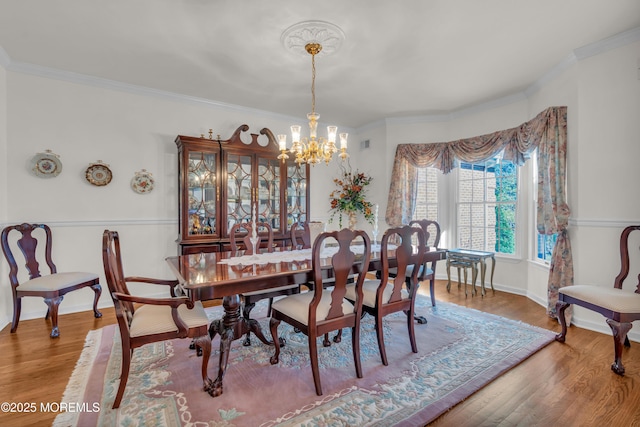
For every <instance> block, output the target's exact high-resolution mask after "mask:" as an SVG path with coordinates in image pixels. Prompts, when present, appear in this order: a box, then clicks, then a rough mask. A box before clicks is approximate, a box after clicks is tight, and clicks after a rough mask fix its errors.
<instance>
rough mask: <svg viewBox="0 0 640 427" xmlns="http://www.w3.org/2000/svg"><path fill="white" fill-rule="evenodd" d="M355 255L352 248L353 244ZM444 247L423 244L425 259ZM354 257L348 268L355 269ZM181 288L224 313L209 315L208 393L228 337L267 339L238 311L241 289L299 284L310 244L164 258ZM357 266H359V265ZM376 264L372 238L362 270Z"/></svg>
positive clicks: (308, 270)
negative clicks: (212, 351)
mask: <svg viewBox="0 0 640 427" xmlns="http://www.w3.org/2000/svg"><path fill="white" fill-rule="evenodd" d="M354 253H355V254H356V255H358V248H357V247H355V248H354ZM394 254H395V250H394V249H389V253H388V255H389V263H390V264H391V266H394V265H393V262H394V261H395V255H394ZM331 255H332V254H331V248H330V247H329V248H323V252H321V266H320V268H321V269H322V275H323V278H326V279H330V278H331V277H332V274H333V270H332V269H331V258H330V257H331ZM446 256H447V250H446V249H441V248H432V247H430V248H427V252H426V255H425V263H426V262H432V261H438V260H443V259H446ZM358 259H359V258H358V257H356V261H355V263H354V270H353V272H354V273H358V272H359V267H358V265H359V264H361V263H358ZM166 262H167V263H168V265H169V268H170V269H171V270H172V272H173V273H174V274H175V276H176V278H177V279H178V282H179V283H180V288H181V289H182V290H183V292H184V294H185V295H187V296H188V297H189V298H190V299H191V300H193V301H198V300H199V301H208V300H213V299H220V298H222V307H223V309H224V315H223V317H222V318H221V319H217V320H214V321H212V323H211V325H210V327H209V335H210V337H211V339H213V338H214V337H215V336H216V334H217V335H220V355H219V364H218V375H217V377H216V379H215V380H211V379H210V378H207V381H206V382H205V387H204V388H205V391H206V392H208V393H209V395H211V396H212V397H216V396H219V395H221V394H222V393H223V378H224V375H225V372H226V368H227V362H228V359H229V350H230V346H231V343H232V342H233V341H234V340H236V339H239V338H241V337H242V336H244V335H245V334H246V333H247V332H249V331H251V332H252V333H253V334H254V335H255V336H256V337H257V338H258V339H259V340H260V341H262V342H263V343H265V344H267V345H273V343H272V342H271V341H270V340H268V339H267V338H266V337H265V336H264V333H263V332H262V330H261V327H260V324H259V323H258V321H257V320H255V319H249V320H247V319H245V318H244V317H243V316H242V313H241V295H242V294H243V293H246V292H254V291H260V290H265V291H266V290H269V289H272V288H276V287H279V286H286V285H300V284H305V283H309V282H313V280H314V279H313V270H312V262H311V249H296V250H292V248H276V250H275V251H274V252H265V253H259V254H254V255H245V254H244V251H236V252H206V253H205V252H203V253H197V254H188V255H178V256H171V257H167V258H166ZM360 268H361V267H360ZM381 268H382V261H381V257H380V245H379V244H373V245H372V252H371V259H370V262H369V266H368V267H367V271H378V270H380V269H381Z"/></svg>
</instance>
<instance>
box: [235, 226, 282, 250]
mask: <svg viewBox="0 0 640 427" xmlns="http://www.w3.org/2000/svg"><path fill="white" fill-rule="evenodd" d="M256 227H257V228H258V230H257V231H256V233H257V235H258V237H260V245H259V247H263V248H264V247H265V245H264V242H265V241H266V242H267V245H266V248H267V251H268V252H273V228H271V224H269V223H268V222H258V223H256ZM252 232H253V223H252V222H239V223H236V224H234V226H233V227H231V231H230V232H229V240H230V242H229V243H230V245H231V250H232V251H237V250H239V249H244V250H245V252H244V253H245V255H253V246H252V245H251V240H249V239H250V238H251V233H252ZM238 239H242V246H240V245H238V242H237V241H238Z"/></svg>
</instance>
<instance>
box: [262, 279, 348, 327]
mask: <svg viewBox="0 0 640 427" xmlns="http://www.w3.org/2000/svg"><path fill="white" fill-rule="evenodd" d="M353 287H354V288H355V285H354V286H353ZM331 292H332V291H331V289H325V290H324V291H323V292H322V298H321V299H320V303H319V304H318V308H317V309H316V321H317V322H318V323H320V322H322V321H323V320H324V319H326V318H327V315H328V314H329V309H330V308H331ZM313 294H314V293H313V292H304V293H301V294H297V295H291V296H290V297H287V298H282V299H280V300H277V301H274V302H273V305H272V306H271V309H272V310H278V311H279V312H280V313H282V314H284V315H285V316H289V317H291V318H292V319H295V320H297V321H298V322H300V323H302V324H303V325H308V320H309V319H308V316H309V304H310V303H311V300H312V299H313ZM354 295H355V289H354ZM353 310H354V308H353V304H351V303H350V302H349V301H347V300H346V299H343V300H342V313H343V315H347V314H349V313H353Z"/></svg>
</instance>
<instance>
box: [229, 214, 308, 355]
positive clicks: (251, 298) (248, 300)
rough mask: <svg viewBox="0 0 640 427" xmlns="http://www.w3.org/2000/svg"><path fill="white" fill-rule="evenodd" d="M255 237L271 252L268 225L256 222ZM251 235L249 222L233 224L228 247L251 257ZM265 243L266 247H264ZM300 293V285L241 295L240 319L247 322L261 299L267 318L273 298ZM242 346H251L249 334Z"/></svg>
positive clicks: (269, 226)
mask: <svg viewBox="0 0 640 427" xmlns="http://www.w3.org/2000/svg"><path fill="white" fill-rule="evenodd" d="M256 228H257V231H256V235H257V236H259V237H260V244H259V247H266V250H267V252H273V250H274V248H273V228H272V227H271V225H270V224H269V223H266V222H258V223H256ZM252 233H253V223H251V222H240V223H237V224H234V226H233V227H231V231H230V232H229V239H230V242H229V243H230V246H231V251H232V252H235V251H237V250H239V249H244V251H245V252H244V254H245V255H253V245H252V244H251V241H250V240H249V238H250V237H251V235H252ZM238 240H241V241H242V243H243V246H239V245H238V244H237V241H238ZM265 242H266V246H265ZM299 292H300V285H287V286H279V287H277V288H272V289H269V290H266V291H254V292H245V293H243V294H242V295H241V297H242V299H243V301H244V304H243V306H242V317H244V318H245V319H246V320H247V321H249V319H250V314H251V310H253V308H254V307H255V306H256V303H257V302H258V301H260V300H263V299H268V300H269V305H268V306H267V316H269V315H270V314H271V305H272V304H273V298H275V297H279V296H283V295H293V294H296V293H299ZM242 345H244V346H250V345H251V332H250V331H248V332H247V334H246V335H245V338H244V341H243V342H242Z"/></svg>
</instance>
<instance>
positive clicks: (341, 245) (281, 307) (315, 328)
mask: <svg viewBox="0 0 640 427" xmlns="http://www.w3.org/2000/svg"><path fill="white" fill-rule="evenodd" d="M327 239H330V240H332V241H333V240H335V241H336V242H337V244H338V250H337V252H336V253H335V254H334V255H332V256H331V258H328V259H323V258H322V256H321V252H322V247H323V243H324V241H325V240H327ZM354 240H362V242H363V255H362V256H356V254H354V253H353V252H352V251H351V244H352V243H353V242H354ZM370 258H371V242H370V240H369V236H367V234H366V233H365V232H364V231H362V230H357V231H352V230H349V229H343V230H341V231H334V232H330V233H329V232H327V233H322V234H320V235H319V236H318V238H317V239H316V240H315V242H314V243H313V248H312V261H311V263H312V271H313V278H314V281H315V286H314V287H313V289H312V290H311V291H309V292H304V293H300V294H297V295H291V296H288V297H284V298H282V299H279V300H278V301H274V303H273V306H272V310H271V320H270V321H269V326H270V329H271V336H272V338H273V343H274V345H275V353H274V355H273V356H272V357H271V364H272V365H275V364H277V363H278V362H279V357H280V346H281V344H280V340H279V338H278V326H279V325H280V322H281V321H285V322H286V323H288V324H290V325H291V326H293V327H294V328H295V329H296V330H299V331H300V332H302V333H304V334H305V335H307V337H308V340H309V357H310V359H311V372H312V374H313V381H314V384H315V389H316V394H317V395H318V396H321V395H322V385H321V383H320V370H319V364H318V342H317V341H318V340H317V338H318V337H321V336H323V335H325V336H326V334H328V333H329V332H331V331H335V330H341V329H342V328H348V327H350V328H351V346H352V351H353V359H354V363H355V368H356V375H357V377H358V378H362V365H361V362H360V318H361V316H362V284H363V283H364V279H365V276H366V274H367V269H368V266H369V261H370ZM327 261H328V263H327ZM323 269H333V272H334V279H335V280H334V282H333V286H332V287H331V288H330V289H326V288H325V287H324V286H323V281H322V276H323V272H322V270H323ZM353 272H357V274H358V276H357V280H356V282H355V284H354V285H353V286H354V289H355V294H356V298H355V302H354V303H351V302H349V301H348V300H347V299H345V298H344V295H345V292H346V286H347V284H348V278H349V276H350V275H351V274H352V273H353Z"/></svg>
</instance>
